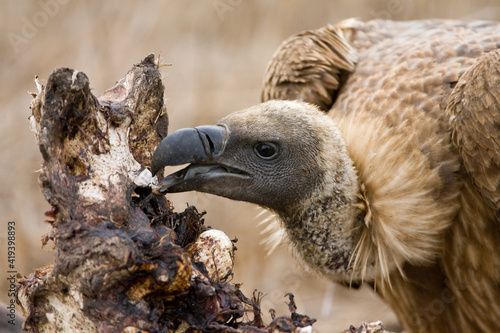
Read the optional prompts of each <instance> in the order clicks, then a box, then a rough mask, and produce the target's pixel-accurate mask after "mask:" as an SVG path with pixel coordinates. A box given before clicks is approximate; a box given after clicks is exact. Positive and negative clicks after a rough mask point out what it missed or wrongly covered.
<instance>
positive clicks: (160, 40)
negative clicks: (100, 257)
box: [0, 0, 500, 332]
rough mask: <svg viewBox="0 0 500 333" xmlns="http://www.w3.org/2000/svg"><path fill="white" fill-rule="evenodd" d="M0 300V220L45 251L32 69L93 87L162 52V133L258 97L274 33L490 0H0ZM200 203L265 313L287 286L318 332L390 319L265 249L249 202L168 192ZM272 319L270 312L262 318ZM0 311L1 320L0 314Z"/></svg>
mask: <svg viewBox="0 0 500 333" xmlns="http://www.w3.org/2000/svg"><path fill="white" fill-rule="evenodd" d="M0 5H1V8H2V9H1V11H0V28H1V30H0V31H1V37H2V38H1V40H0V69H1V76H0V78H1V80H0V117H1V121H0V132H1V134H2V136H1V138H2V139H1V141H0V147H1V148H0V185H1V186H0V211H1V212H2V218H1V219H0V223H1V228H0V239H1V243H2V247H1V250H0V271H1V272H2V275H1V276H0V301H2V302H8V301H9V298H8V295H7V280H6V278H5V276H4V274H5V273H6V271H7V258H6V257H7V255H6V245H5V241H6V233H7V222H8V221H9V220H13V221H15V222H16V226H17V238H16V241H17V253H16V265H17V267H16V269H17V271H18V272H20V273H21V274H23V275H27V274H29V273H30V272H32V271H33V270H34V269H35V268H37V267H39V266H42V265H44V264H48V263H50V262H51V261H52V253H51V252H50V251H49V250H50V248H51V246H50V245H49V246H47V247H46V248H45V249H41V242H40V237H41V235H42V234H44V233H46V232H47V231H48V230H49V227H48V225H47V224H46V223H44V222H43V221H44V215H43V213H44V211H45V210H47V209H48V204H46V203H45V201H44V199H43V197H42V195H41V192H40V190H39V186H38V183H37V177H38V175H37V172H36V170H37V169H38V168H39V166H40V162H41V157H40V154H39V151H38V147H37V145H36V141H35V139H34V137H33V135H32V134H31V132H30V130H29V124H28V116H29V115H30V111H29V108H28V106H29V103H30V100H31V97H30V96H29V94H28V91H36V87H35V84H34V82H33V78H34V76H35V75H38V76H39V77H40V79H41V82H42V83H44V82H46V79H47V77H48V75H49V73H50V72H51V70H52V69H53V68H55V67H60V66H64V67H70V68H74V69H77V70H80V71H83V72H85V73H86V74H87V75H88V76H89V78H90V82H91V85H92V87H93V91H94V94H95V95H97V96H99V95H100V94H102V93H103V92H104V91H105V90H106V89H107V88H109V87H111V86H113V85H114V83H115V82H116V81H117V80H119V79H120V78H121V77H122V76H123V75H124V74H125V73H126V72H127V71H128V69H130V68H131V66H132V64H134V63H137V62H139V61H140V60H142V59H143V58H144V57H145V56H146V55H147V54H149V53H150V52H154V53H156V54H161V57H162V59H163V62H164V63H171V64H172V66H170V67H162V73H163V77H164V84H165V88H166V98H167V102H166V105H167V108H168V112H169V116H170V132H171V131H174V130H175V129H178V128H182V127H191V126H197V125H202V124H210V123H213V122H215V121H216V120H218V119H219V118H221V117H222V116H224V115H226V114H228V113H230V112H232V111H235V110H238V109H242V108H245V107H248V106H250V105H252V104H256V103H258V102H259V96H260V86H261V82H262V76H263V72H264V70H265V67H266V65H267V63H268V61H269V59H270V58H271V56H272V54H273V53H274V51H275V50H276V48H277V47H278V45H279V44H280V42H281V41H283V40H284V39H285V38H287V37H288V36H290V35H291V34H294V33H297V32H300V31H301V30H305V29H315V28H318V27H321V26H323V25H326V24H328V23H336V22H338V21H340V20H342V19H345V18H349V17H358V18H360V19H362V20H371V19H376V18H382V19H393V20H407V19H423V18H457V19H491V20H499V19H500V3H499V2H498V0H476V1H468V0H453V1H452V0H443V1H433V0H421V1H419V0H376V1H373V0H350V1H305V0H303V1H299V0H287V1H266V0H205V1H201V0H198V1H192V0H190V1H187V0H183V1H180V0H177V1H165V0H149V1H140V2H139V1H135V2H133V1H123V0H115V1H98V0H92V1H76V0H39V1H16V0H0ZM170 199H171V200H173V202H174V204H175V206H176V208H177V210H183V209H184V207H185V205H186V203H189V204H194V205H196V206H197V208H198V209H199V210H206V211H207V212H208V214H207V215H206V224H208V225H210V226H212V227H215V228H218V229H222V230H224V231H225V232H226V233H227V234H228V235H229V236H230V237H237V238H238V239H239V241H238V243H237V246H238V251H237V258H236V267H235V269H234V273H235V274H234V280H233V281H234V282H241V283H243V290H244V293H245V294H246V295H247V296H250V295H251V293H252V292H253V290H254V289H258V290H260V291H262V292H263V293H264V294H265V295H266V296H265V297H264V299H263V303H262V304H263V312H264V313H267V312H268V310H269V308H271V307H272V308H275V309H276V310H277V313H278V314H284V313H288V311H287V307H286V304H285V299H284V297H283V296H284V294H285V292H287V291H291V292H293V293H294V294H295V295H296V301H297V305H298V312H299V313H305V314H308V315H310V316H312V317H315V318H317V319H318V322H317V324H315V328H316V331H318V332H336V331H340V330H341V329H345V328H348V327H349V325H350V324H353V325H356V326H359V324H360V323H361V321H373V320H379V319H380V320H383V321H384V323H386V326H389V327H392V328H396V329H397V321H396V320H395V317H394V316H393V315H392V313H391V312H390V310H389V309H388V307H387V306H385V305H384V304H383V303H382V302H381V301H379V300H378V299H377V297H376V296H374V295H373V294H372V293H371V292H370V291H369V290H368V289H363V290H361V291H349V290H347V289H346V288H344V287H341V286H336V285H333V284H330V283H328V282H326V281H325V280H323V279H321V278H318V277H315V276H311V275H309V274H308V273H306V272H304V271H303V270H302V269H301V268H300V267H299V266H298V265H297V263H296V261H295V260H294V259H293V258H292V256H291V255H290V253H289V251H288V250H287V247H286V246H280V247H279V248H278V249H277V250H276V251H274V252H273V253H272V254H271V255H269V256H266V248H265V247H264V246H263V245H260V243H261V241H262V240H263V239H264V236H263V235H262V234H261V232H262V230H263V227H262V226H260V227H259V226H258V222H259V221H260V220H262V219H263V217H260V218H256V215H257V214H258V213H259V211H260V210H259V209H258V208H255V207H253V206H250V205H247V204H244V203H238V202H232V201H229V200H226V199H220V198H216V197H213V196H209V195H205V194H197V193H188V194H182V195H175V196H174V195H172V196H170ZM266 318H267V320H268V321H269V317H266ZM2 320H3V319H2Z"/></svg>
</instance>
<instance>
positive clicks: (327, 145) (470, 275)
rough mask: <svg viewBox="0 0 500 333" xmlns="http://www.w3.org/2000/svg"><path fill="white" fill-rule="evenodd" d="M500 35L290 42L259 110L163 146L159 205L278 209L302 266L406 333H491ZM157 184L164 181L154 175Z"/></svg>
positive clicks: (478, 27)
mask: <svg viewBox="0 0 500 333" xmlns="http://www.w3.org/2000/svg"><path fill="white" fill-rule="evenodd" d="M499 48H500V24H499V23H496V22H490V21H460V20H422V21H406V22H394V21H387V20H373V21H369V22H361V21H359V20H355V19H349V20H345V21H342V22H340V23H338V24H336V25H333V26H332V25H328V26H326V27H323V28H321V29H318V30H310V31H305V32H302V33H299V34H296V35H294V36H292V37H290V38H289V39H287V40H285V41H284V42H283V43H282V44H281V46H280V47H279V48H278V50H277V51H276V53H275V54H274V56H273V57H272V59H271V61H270V63H269V65H268V67H267V69H266V73H265V75H264V86H263V90H262V103H261V104H259V105H256V106H252V107H250V108H248V109H245V110H242V111H237V112H234V113H231V114H229V115H228V116H226V117H224V118H223V119H221V120H220V121H219V122H217V123H216V124H215V125H208V126H199V127H196V128H190V129H189V128H188V129H180V130H177V131H175V132H173V133H172V134H170V135H168V136H167V137H165V138H164V139H163V141H162V142H161V143H160V145H159V146H158V147H157V149H156V151H155V152H154V155H153V158H152V163H151V169H152V173H153V175H155V174H157V173H158V172H159V171H160V170H162V168H163V167H164V166H166V165H181V164H186V163H189V165H188V166H187V167H185V168H184V169H182V170H180V171H177V172H175V173H173V174H171V175H168V176H167V177H165V178H163V179H162V180H161V181H159V183H158V185H157V186H156V187H155V188H154V192H155V193H156V194H165V193H172V192H183V191H200V192H206V193H212V194H215V195H219V196H222V197H226V198H229V199H233V200H242V201H247V202H251V203H254V204H257V205H260V206H262V207H264V208H266V209H268V210H270V211H272V212H273V213H275V214H276V215H277V216H278V218H279V221H280V225H281V227H282V228H283V230H284V231H285V234H286V236H287V238H288V240H289V242H290V244H291V246H292V248H293V249H294V252H295V253H296V255H297V256H298V258H299V259H300V261H302V262H304V263H305V265H306V266H308V267H309V268H311V269H312V270H314V271H315V272H318V273H319V274H321V275H322V276H324V277H326V278H328V279H330V280H333V281H336V282H339V283H343V284H347V285H349V284H351V285H359V284H361V283H366V284H368V285H370V286H372V287H373V288H374V289H375V290H376V292H377V293H378V294H379V295H380V296H381V297H382V298H383V299H384V300H385V301H386V302H387V303H388V304H389V305H390V306H391V308H392V309H393V310H394V312H395V313H396V315H397V316H398V318H399V320H400V322H401V324H402V326H403V327H404V329H405V330H406V331H407V332H498V331H500V211H499V209H500V50H499ZM162 172H163V171H162Z"/></svg>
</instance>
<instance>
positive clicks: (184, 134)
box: [151, 126, 226, 176]
mask: <svg viewBox="0 0 500 333" xmlns="http://www.w3.org/2000/svg"><path fill="white" fill-rule="evenodd" d="M225 137H226V128H224V127H222V126H199V127H196V128H183V129H180V130H177V131H175V132H174V133H172V134H170V135H169V136H167V137H165V138H164V139H163V140H162V141H161V142H160V144H159V145H158V147H157V148H156V150H155V152H154V154H153V160H152V161H151V172H152V173H153V176H154V175H156V174H157V173H158V171H160V169H161V168H163V167H164V166H167V165H171V166H172V165H181V164H186V163H197V162H205V161H210V160H211V159H213V158H214V157H216V156H217V155H218V154H220V152H221V151H223V150H224V145H225Z"/></svg>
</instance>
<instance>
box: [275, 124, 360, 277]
mask: <svg viewBox="0 0 500 333" xmlns="http://www.w3.org/2000/svg"><path fill="white" fill-rule="evenodd" d="M337 134H338V133H337ZM334 141H335V142H334V145H333V146H332V142H331V141H330V140H329V141H326V142H325V145H328V146H329V150H325V151H332V147H335V148H334V149H333V152H332V153H333V154H331V155H330V156H329V157H328V158H323V159H322V161H323V163H324V165H322V166H321V168H322V169H323V170H325V173H324V176H323V181H322V183H321V185H320V186H318V187H317V189H316V190H315V191H314V192H313V194H312V195H311V197H310V198H308V199H307V200H304V201H302V202H301V203H300V204H298V205H296V206H295V207H294V209H292V210H288V211H286V212H282V213H278V215H280V217H281V220H282V222H283V224H284V227H285V230H286V232H287V235H288V238H289V240H290V241H291V242H292V243H293V245H294V246H293V248H294V249H295V250H297V254H298V256H299V257H300V258H301V259H302V260H303V261H304V262H305V263H306V264H308V265H309V266H310V267H312V268H314V270H316V271H318V272H319V273H322V274H326V275H329V276H331V278H332V279H334V280H343V281H349V280H350V279H351V278H352V270H351V268H350V267H351V265H350V264H351V263H352V262H351V259H352V254H353V252H354V249H355V247H356V245H357V243H358V240H359V237H360V226H361V225H362V223H363V218H364V216H365V211H364V210H362V209H361V208H360V204H359V201H360V199H359V182H358V176H357V172H356V170H355V168H354V165H353V161H352V160H351V158H350V157H349V155H348V153H347V149H346V147H345V143H344V142H343V140H342V139H341V138H340V137H337V138H335V140H334Z"/></svg>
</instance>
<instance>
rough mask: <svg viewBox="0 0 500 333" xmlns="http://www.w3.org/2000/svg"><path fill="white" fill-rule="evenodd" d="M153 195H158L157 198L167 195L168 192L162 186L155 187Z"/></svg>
mask: <svg viewBox="0 0 500 333" xmlns="http://www.w3.org/2000/svg"><path fill="white" fill-rule="evenodd" d="M153 194H154V195H157V196H160V195H165V194H167V190H166V189H165V188H163V186H161V185H158V186H154V187H153Z"/></svg>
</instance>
